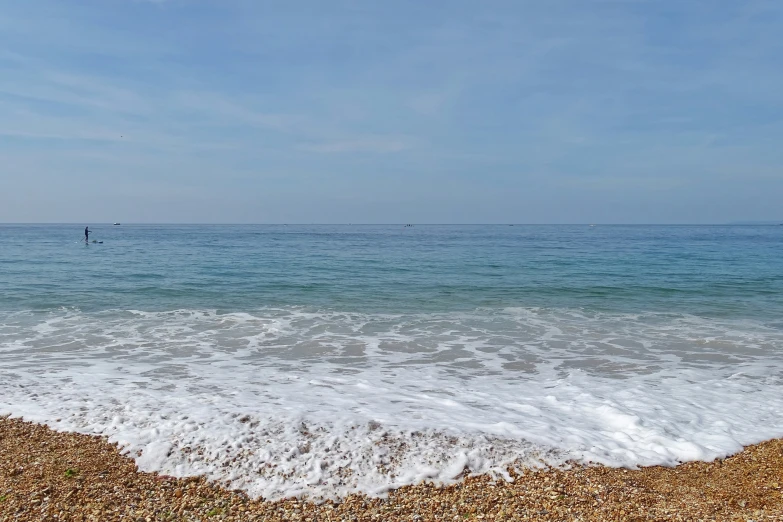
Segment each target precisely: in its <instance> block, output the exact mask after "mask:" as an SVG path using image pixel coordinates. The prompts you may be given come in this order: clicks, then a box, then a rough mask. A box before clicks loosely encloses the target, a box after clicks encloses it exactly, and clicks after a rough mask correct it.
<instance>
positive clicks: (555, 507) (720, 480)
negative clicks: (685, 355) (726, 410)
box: [0, 417, 783, 522]
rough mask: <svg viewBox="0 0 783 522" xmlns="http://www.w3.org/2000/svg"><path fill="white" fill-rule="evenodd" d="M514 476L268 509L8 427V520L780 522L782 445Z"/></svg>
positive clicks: (20, 426)
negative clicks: (708, 458)
mask: <svg viewBox="0 0 783 522" xmlns="http://www.w3.org/2000/svg"><path fill="white" fill-rule="evenodd" d="M512 476H514V482H506V481H495V480H493V479H492V478H490V477H488V476H470V477H467V478H465V479H464V480H463V481H461V482H458V483H457V484H453V485H449V486H443V487H441V486H437V485H433V484H431V483H421V484H417V485H413V486H405V487H402V488H399V489H397V490H394V491H392V492H390V493H389V495H388V498H384V499H379V498H371V497H367V496H365V495H360V494H354V495H349V496H347V497H344V498H342V499H341V500H340V501H339V502H334V501H327V502H323V503H320V504H316V503H313V502H308V501H306V500H300V499H286V500H279V501H275V502H267V501H263V500H253V499H251V498H249V497H248V496H247V495H246V494H244V493H243V492H241V491H227V490H226V489H223V488H222V487H220V486H219V485H218V484H215V483H210V482H207V481H206V480H205V479H204V478H203V477H191V478H180V479H178V478H173V477H166V476H162V475H159V474H157V473H146V472H140V471H138V470H137V467H136V464H135V463H134V461H133V460H132V459H130V458H129V457H126V456H123V455H121V454H120V452H119V449H118V448H117V446H116V445H114V444H111V443H109V442H108V441H107V440H106V439H105V438H103V437H100V436H94V435H84V434H78V433H72V432H56V431H53V430H51V429H50V428H48V427H47V426H45V425H41V424H34V423H30V422H27V421H24V420H23V419H19V418H9V417H0V520H3V521H6V520H8V521H12V520H13V521H44V520H51V521H54V520H58V521H62V520H69V521H70V520H73V521H101V522H103V521H113V520H118V521H119V520H133V521H137V520H141V521H145V522H146V521H147V520H150V521H151V520H171V521H175V520H176V521H195V520H226V521H255V520H258V521H261V520H264V521H270V522H272V521H282V520H297V521H298V520H301V521H311V522H318V521H330V522H331V521H337V520H346V521H347V520H350V521H379V520H383V521H397V520H406V521H412V520H415V521H417V522H423V521H429V520H455V521H456V520H492V521H495V520H498V521H499V520H504V521H505V520H512V521H513V520H754V521H761V520H777V521H783V489H781V488H782V487H783V439H775V440H770V441H767V442H763V443H761V444H757V445H753V446H748V447H746V448H745V449H743V450H742V451H741V452H739V453H737V454H735V455H733V456H731V457H728V458H726V459H722V460H716V461H713V462H690V463H685V464H681V465H679V466H677V467H674V468H666V467H661V466H653V467H647V468H640V469H638V470H628V469H622V468H607V467H603V466H591V467H582V466H578V467H574V468H572V469H570V470H560V469H544V470H530V471H528V472H525V473H522V474H512Z"/></svg>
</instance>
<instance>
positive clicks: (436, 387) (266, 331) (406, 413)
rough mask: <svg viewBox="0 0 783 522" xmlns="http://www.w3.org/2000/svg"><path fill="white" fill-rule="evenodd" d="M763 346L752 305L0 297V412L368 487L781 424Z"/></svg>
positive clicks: (234, 466)
mask: <svg viewBox="0 0 783 522" xmlns="http://www.w3.org/2000/svg"><path fill="white" fill-rule="evenodd" d="M781 348H783V333H781V332H780V331H779V330H776V329H775V328H771V327H767V326H764V325H762V324H759V323H753V322H736V321H734V322H732V321H723V322H721V321H716V320H706V319H700V318H696V317H684V316H667V315H654V314H650V315H643V314H642V315H611V314H587V313H583V312H579V311H575V310H538V309H510V310H495V311H493V310H478V311H476V312H474V313H452V314H433V315H416V316H391V315H371V314H347V313H336V312H320V313H318V312H312V311H306V310H300V309H287V310H272V309H270V310H262V311H259V312H258V313H257V314H248V313H243V314H218V313H216V312H214V311H191V310H182V311H173V312H161V313H154V312H140V311H126V312H122V311H116V312H104V313H99V314H84V313H81V312H79V311H77V310H66V311H60V312H57V313H53V314H48V315H42V314H33V313H16V314H5V315H3V316H0V377H1V379H0V381H1V382H0V413H10V414H13V415H20V416H24V417H25V418H27V419H30V420H35V421H39V422H46V423H49V424H50V425H52V426H54V427H55V428H58V429H70V430H78V431H82V432H89V433H100V434H105V435H108V436H109V437H110V440H112V441H116V442H119V443H120V444H122V445H123V447H124V448H126V450H127V451H128V453H129V454H130V455H132V456H134V458H136V460H137V462H138V464H139V466H140V467H141V468H142V469H145V470H157V471H161V472H163V473H167V474H173V475H191V474H206V475H207V476H208V477H210V478H212V479H214V480H219V481H225V482H226V483H227V484H228V485H230V486H231V487H240V488H244V489H246V490H247V491H248V492H249V493H250V494H252V495H254V496H264V497H266V498H280V497H284V496H289V495H299V494H305V495H311V496H332V495H343V494H346V493H349V492H353V491H364V492H368V493H372V494H380V493H383V492H385V491H388V489H389V488H392V487H397V486H400V485H403V484H410V483H415V482H418V481H420V480H425V479H432V480H438V481H450V480H454V479H455V478H457V477H458V476H460V475H461V474H462V472H463V469H464V468H465V467H467V468H469V469H470V471H472V472H476V473H481V472H495V473H498V474H504V473H505V469H506V468H507V466H509V465H528V466H536V465H540V463H541V462H542V460H543V461H547V462H552V463H558V462H563V461H564V460H566V459H571V458H577V459H582V460H590V461H594V462H600V463H604V464H607V465H612V466H636V465H651V464H663V465H674V464H676V463H678V462H679V461H685V460H694V459H700V460H711V459H714V458H716V457H723V456H726V455H728V454H731V453H733V452H736V451H738V450H739V449H740V448H741V447H742V446H743V445H746V444H750V443H755V442H760V441H762V440H765V439H768V438H772V437H781V436H783V398H781V397H783V379H782V378H781V370H780V368H783V366H781V364H780V363H781V360H780V359H781V357H783V350H781ZM57 419H60V420H59V422H58V421H57Z"/></svg>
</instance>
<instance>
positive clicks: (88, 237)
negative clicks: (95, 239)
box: [84, 227, 90, 243]
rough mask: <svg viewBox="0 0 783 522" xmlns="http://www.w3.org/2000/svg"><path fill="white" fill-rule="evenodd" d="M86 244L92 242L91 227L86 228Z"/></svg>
mask: <svg viewBox="0 0 783 522" xmlns="http://www.w3.org/2000/svg"><path fill="white" fill-rule="evenodd" d="M84 242H85V243H89V242H90V227H84Z"/></svg>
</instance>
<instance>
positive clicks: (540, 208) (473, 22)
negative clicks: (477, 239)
mask: <svg viewBox="0 0 783 522" xmlns="http://www.w3.org/2000/svg"><path fill="white" fill-rule="evenodd" d="M782 34H783V2H781V1H780V0H744V1H736V0H649V1H646V0H546V1H545V0H509V1H506V0H486V1H478V0H473V1H464V0H449V1H445V0H433V1H430V2H422V1H421V0H415V1H414V0H411V1H409V0H394V1H384V2H381V1H371V0H329V1H325V0H312V1H305V0H286V1H283V0H280V1H265V0H154V1H153V0H35V1H34V2H33V1H29V0H0V222H69V223H71V222H74V223H85V224H98V223H107V222H114V221H120V222H123V223H149V222H155V223H725V222H732V221H769V220H783V203H782V202H783V38H782V37H781V36H780V35H782Z"/></svg>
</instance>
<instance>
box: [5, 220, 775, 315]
mask: <svg viewBox="0 0 783 522" xmlns="http://www.w3.org/2000/svg"><path fill="white" fill-rule="evenodd" d="M81 231H82V227H79V226H66V225H18V226H17V225H4V226H0V288H2V289H3V291H2V293H1V294H0V309H4V310H48V309H53V308H58V307H77V308H79V309H81V310H84V311H97V310H106V309H139V310H168V309H182V308H210V309H219V310H225V311H243V310H244V311H247V310H254V309H258V308H263V307H270V306H272V307H279V306H302V307H309V308H318V309H321V308H328V309H335V310H343V311H357V310H362V311H378V312H422V311H453V310H470V309H475V308H479V307H497V308H503V307H513V306H522V307H529V306H536V307H557V308H584V309H588V310H603V311H617V312H628V311H634V312H639V311H670V312H677V313H690V314H696V315H704V316H709V317H713V316H715V317H735V318H739V317H746V318H755V319H765V320H767V319H768V320H776V319H777V318H779V317H783V299H781V295H783V255H781V253H783V227H776V226H757V227H755V226H733V227H732V226H729V227H722V226H706V227H705V226H600V227H587V226H519V225H517V226H506V225H500V226H483V225H482V226H416V227H402V226H398V225H394V226H348V225H344V226H282V225H279V226H201V225H191V226H171V225H166V226H154V225H136V226H134V225H122V226H96V227H95V229H94V235H93V238H94V239H98V240H102V241H104V243H103V244H90V245H86V246H85V244H84V243H83V242H82V241H80V240H81V235H82V232H81Z"/></svg>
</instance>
